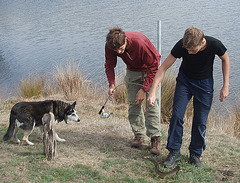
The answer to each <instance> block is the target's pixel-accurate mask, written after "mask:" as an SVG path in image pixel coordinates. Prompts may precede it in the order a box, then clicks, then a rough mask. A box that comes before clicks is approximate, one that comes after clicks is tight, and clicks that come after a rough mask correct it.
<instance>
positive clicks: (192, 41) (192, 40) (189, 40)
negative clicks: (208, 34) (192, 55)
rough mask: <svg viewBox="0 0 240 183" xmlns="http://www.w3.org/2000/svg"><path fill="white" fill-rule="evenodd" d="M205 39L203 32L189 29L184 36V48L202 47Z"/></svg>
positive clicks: (195, 28) (193, 28)
mask: <svg viewBox="0 0 240 183" xmlns="http://www.w3.org/2000/svg"><path fill="white" fill-rule="evenodd" d="M203 38H204V34H203V32H202V31H201V30H200V29H199V28H197V27H193V26H192V27H189V28H188V29H186V31H185V33H184V36H183V48H193V47H196V46H199V45H201V43H202V40H203Z"/></svg>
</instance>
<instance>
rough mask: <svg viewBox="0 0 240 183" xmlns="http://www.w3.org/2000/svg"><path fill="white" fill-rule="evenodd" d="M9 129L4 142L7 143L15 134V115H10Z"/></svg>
mask: <svg viewBox="0 0 240 183" xmlns="http://www.w3.org/2000/svg"><path fill="white" fill-rule="evenodd" d="M9 122H10V123H9V127H8V130H7V132H6V134H5V135H4V136H3V140H4V141H6V140H9V139H10V138H11V137H12V136H13V132H14V130H15V126H16V125H15V123H16V118H15V117H14V115H13V114H12V112H11V114H10V119H9Z"/></svg>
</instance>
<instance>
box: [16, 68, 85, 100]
mask: <svg viewBox="0 0 240 183" xmlns="http://www.w3.org/2000/svg"><path fill="white" fill-rule="evenodd" d="M18 90H19V92H18V93H19V95H20V96H21V97H24V98H39V97H42V96H43V97H47V96H50V95H56V94H60V95H63V96H64V97H65V98H66V99H67V100H76V99H77V98H79V97H85V96H86V95H87V88H86V86H85V81H84V80H83V78H82V76H81V74H80V71H79V70H78V67H77V65H76V64H68V66H67V67H63V66H61V65H59V66H56V69H55V70H54V72H53V75H52V77H51V78H50V79H49V80H48V81H46V78H45V76H40V77H36V76H35V77H34V76H33V75H32V74H30V75H29V77H28V78H26V79H23V80H21V82H20V85H19V89H18Z"/></svg>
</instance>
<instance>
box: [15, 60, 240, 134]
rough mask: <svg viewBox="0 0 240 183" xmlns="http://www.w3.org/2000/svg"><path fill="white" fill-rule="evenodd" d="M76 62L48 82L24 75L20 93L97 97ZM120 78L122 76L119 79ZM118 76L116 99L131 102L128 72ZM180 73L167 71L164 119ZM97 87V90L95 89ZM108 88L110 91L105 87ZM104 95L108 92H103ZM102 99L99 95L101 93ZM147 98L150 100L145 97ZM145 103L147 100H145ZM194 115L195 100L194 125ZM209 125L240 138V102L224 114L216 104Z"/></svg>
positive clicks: (190, 112)
mask: <svg viewBox="0 0 240 183" xmlns="http://www.w3.org/2000/svg"><path fill="white" fill-rule="evenodd" d="M78 68H79V67H78V66H77V65H76V64H68V66H67V67H63V66H56V69H55V71H54V72H53V76H52V78H50V80H49V81H48V82H46V79H45V77H44V76H40V77H34V76H33V75H31V74H30V75H29V78H27V79H23V80H21V82H20V85H19V89H18V93H19V95H20V96H22V97H24V98H38V97H41V96H42V97H48V96H51V95H56V94H59V95H61V96H64V98H65V99H66V100H76V99H78V98H87V97H88V98H91V99H96V96H99V94H98V95H96V92H97V89H96V88H94V85H88V81H86V80H84V79H83V77H82V75H81V74H80V73H81V72H80V71H79V69H78ZM119 78H120V79H119ZM119 78H118V83H120V84H119V85H120V86H119V87H118V88H117V90H116V92H115V94H114V101H115V104H114V105H116V108H117V105H122V104H124V105H125V104H128V99H127V89H126V86H125V85H124V79H123V78H124V74H123V73H122V75H121V76H120V77H119ZM175 84H176V74H175V72H174V69H172V70H171V69H170V70H168V71H167V73H166V75H165V77H164V79H163V81H162V85H161V93H162V94H161V117H162V119H161V123H167V124H169V121H170V118H171V115H172V103H173V97H174V92H175ZM93 91H94V92H93ZM105 92H106V91H105ZM102 96H104V94H103V95H102ZM98 99H99V97H98ZM144 102H146V101H144ZM144 104H145V103H144ZM192 115H193V104H192V100H191V101H190V102H189V104H188V106H187V110H186V113H185V119H184V120H185V124H186V125H191V122H192ZM208 127H209V128H210V129H211V128H212V129H218V130H222V131H223V132H226V133H228V134H231V135H232V136H236V137H238V138H240V106H239V104H237V105H232V108H231V110H226V112H225V113H224V114H220V115H219V113H218V112H217V111H216V110H215V109H214V108H212V109H211V111H210V114H209V118H208Z"/></svg>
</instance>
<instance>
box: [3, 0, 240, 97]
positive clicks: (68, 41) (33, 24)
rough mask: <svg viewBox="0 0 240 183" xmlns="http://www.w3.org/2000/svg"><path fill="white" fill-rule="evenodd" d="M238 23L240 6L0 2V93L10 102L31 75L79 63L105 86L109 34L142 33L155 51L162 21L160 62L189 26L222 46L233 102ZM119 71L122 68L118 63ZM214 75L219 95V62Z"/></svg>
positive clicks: (188, 0)
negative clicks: (226, 56)
mask: <svg viewBox="0 0 240 183" xmlns="http://www.w3.org/2000/svg"><path fill="white" fill-rule="evenodd" d="M239 17H240V1H239V0H232V1H229V0H222V1H217V0H212V1H209V0H202V1H196V0H182V1H174V0H169V1H159V0H148V1H146V0H131V1H130V0H128V1H118V0H81V1H77V0H72V1H69V0H59V1H57V0H51V1H49V0H42V1H33V0H32V1H30V0H29V1H25V0H11V1H8V0H0V86H1V89H0V92H1V95H2V96H6V97H11V96H12V95H14V94H15V93H14V91H15V87H16V86H17V85H18V84H19V81H20V80H21V79H22V78H24V77H27V76H28V75H29V74H30V73H31V74H33V75H41V74H47V75H50V74H51V72H52V71H53V70H54V69H55V66H56V65H59V64H61V65H63V66H64V65H67V64H68V62H76V63H78V64H79V67H80V68H79V69H80V70H81V71H82V72H83V74H84V76H85V77H86V79H89V80H92V81H102V82H103V83H107V82H106V76H105V74H104V44H105V36H106V34H107V33H108V30H109V28H111V27H113V26H115V25H118V26H120V27H122V28H123V29H124V30H126V31H139V32H142V33H144V34H145V35H146V36H148V37H149V39H150V40H151V41H152V42H153V43H154V45H155V46H157V21H158V20H161V22H162V24H161V25H162V26H161V27H162V29H161V30H162V39H161V43H162V44H161V48H162V51H161V53H162V60H163V59H165V58H166V56H167V55H168V53H169V51H170V50H171V48H172V46H173V45H174V44H175V43H176V42H177V41H178V40H179V39H180V38H181V37H182V36H183V33H184V30H185V29H186V28H187V27H189V26H192V25H194V26H197V27H199V28H201V29H202V30H203V31H204V33H205V34H206V35H210V36H214V37H216V38H218V39H220V40H221V41H222V42H223V43H224V45H225V46H226V47H227V48H228V54H229V56H230V60H231V77H230V79H231V80H230V82H231V90H230V91H231V95H230V97H229V98H234V97H235V96H236V94H238V93H239V92H238V91H239V89H240V87H239V80H240V74H239V71H240V63H239V62H240V61H239V60H240V53H239V47H240V46H239V44H240V36H239V30H240V24H239ZM179 63H180V61H178V63H177V64H179ZM177 64H176V65H177ZM118 66H119V68H120V67H121V68H122V67H124V64H123V63H122V62H121V60H120V61H119V64H118ZM214 69H215V71H214V76H215V87H216V89H217V90H219V88H220V86H221V84H222V74H221V64H220V60H219V59H216V61H215V65H214Z"/></svg>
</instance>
